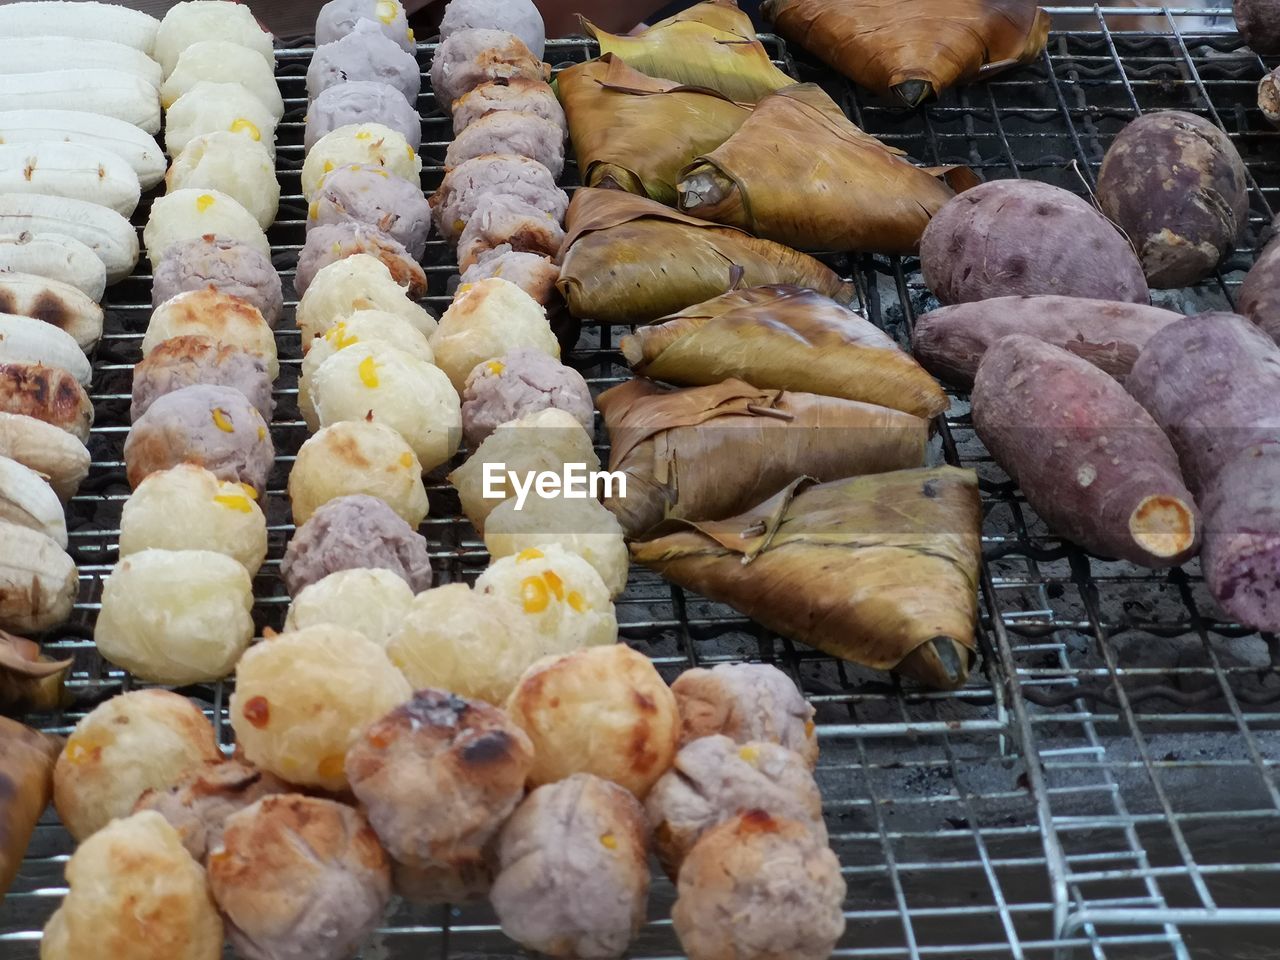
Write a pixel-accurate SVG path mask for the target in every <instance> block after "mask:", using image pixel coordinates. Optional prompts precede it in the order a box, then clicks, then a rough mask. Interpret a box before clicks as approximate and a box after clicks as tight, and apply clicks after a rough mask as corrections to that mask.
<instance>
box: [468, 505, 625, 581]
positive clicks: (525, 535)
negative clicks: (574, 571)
mask: <svg viewBox="0 0 1280 960" xmlns="http://www.w3.org/2000/svg"><path fill="white" fill-rule="evenodd" d="M484 545H485V548H486V549H488V551H489V555H490V556H491V557H493V558H494V559H495V560H496V559H501V558H502V557H509V556H512V555H513V554H518V553H520V552H522V551H524V550H527V549H529V548H530V547H535V548H537V549H543V548H545V547H548V546H551V545H556V546H560V547H563V548H564V549H565V550H567V551H568V552H569V553H574V554H577V555H578V556H580V557H582V559H584V560H586V561H587V563H589V564H591V566H593V567H595V570H596V573H598V574H600V578H601V579H602V580H603V581H604V583H605V586H607V587H608V588H609V593H610V594H611V595H612V596H615V597H616V596H618V594H620V593H622V591H623V590H625V589H626V588H627V571H628V569H629V568H630V565H631V554H630V553H628V552H627V543H626V539H625V537H624V536H623V533H622V525H621V524H620V523H618V518H617V517H615V516H614V515H613V514H612V513H610V512H609V511H608V510H607V509H606V508H605V506H604V504H602V503H601V502H600V501H599V500H596V499H594V498H593V497H585V498H582V499H576V498H573V499H571V498H569V497H539V496H537V495H531V496H530V497H529V499H528V500H526V501H525V503H524V506H523V508H522V509H520V510H517V509H516V501H515V499H510V500H504V501H503V502H502V503H500V504H498V506H496V507H495V508H494V509H493V512H492V513H490V514H489V516H488V517H487V518H486V519H485V522H484Z"/></svg>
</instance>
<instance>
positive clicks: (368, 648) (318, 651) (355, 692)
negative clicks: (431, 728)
mask: <svg viewBox="0 0 1280 960" xmlns="http://www.w3.org/2000/svg"><path fill="white" fill-rule="evenodd" d="M412 693H413V691H412V690H411V689H410V687H409V681H407V680H406V679H405V678H404V677H403V676H402V675H401V673H400V671H399V670H397V669H396V668H395V667H394V666H392V664H391V661H390V660H388V659H387V655H386V653H385V652H384V651H383V649H382V648H381V647H380V646H378V645H377V644H376V643H374V642H373V641H372V640H368V639H366V638H365V637H363V636H361V635H360V634H358V633H356V632H355V631H353V630H344V629H343V628H342V627H336V626H332V625H328V624H324V625H319V626H314V627H308V628H306V629H305V630H298V631H297V632H294V633H283V634H280V635H279V636H278V637H273V638H271V639H269V640H265V641H263V642H262V643H259V644H257V645H256V646H255V647H253V649H251V650H249V651H248V652H246V653H245V655H244V656H243V657H241V658H240V664H239V666H238V667H237V668H236V689H235V693H233V694H232V695H231V708H230V709H231V726H232V729H234V730H235V734H236V742H237V743H238V744H239V745H240V747H241V748H242V749H243V751H244V755H245V758H246V759H247V760H248V761H249V762H250V763H253V764H255V765H257V766H259V767H262V768H263V769H264V770H269V771H271V772H272V773H274V774H275V775H276V776H278V777H281V778H282V779H284V780H287V781H288V782H289V783H296V784H299V785H301V786H309V787H320V788H322V789H325V790H333V791H339V790H345V789H346V788H347V776H346V773H345V772H344V770H343V763H344V761H345V760H346V756H347V750H348V749H349V748H350V747H351V744H353V743H354V742H355V740H356V738H357V737H358V736H359V735H360V732H361V731H362V730H364V728H365V727H367V726H368V725H369V724H371V723H372V722H373V721H375V720H377V719H378V718H379V717H381V716H382V715H383V714H385V713H387V711H389V710H391V709H392V708H393V707H395V706H396V705H397V704H400V703H403V702H404V701H406V700H408V699H409V697H410V696H411V695H412Z"/></svg>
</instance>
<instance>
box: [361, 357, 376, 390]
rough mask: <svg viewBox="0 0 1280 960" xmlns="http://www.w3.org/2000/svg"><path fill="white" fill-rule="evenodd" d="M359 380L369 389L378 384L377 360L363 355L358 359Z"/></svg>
mask: <svg viewBox="0 0 1280 960" xmlns="http://www.w3.org/2000/svg"><path fill="white" fill-rule="evenodd" d="M360 382H361V383H363V384H364V385H365V386H366V387H368V388H369V389H370V390H373V389H374V388H375V387H377V386H378V361H376V360H374V359H373V357H365V358H364V359H363V360H361V361H360Z"/></svg>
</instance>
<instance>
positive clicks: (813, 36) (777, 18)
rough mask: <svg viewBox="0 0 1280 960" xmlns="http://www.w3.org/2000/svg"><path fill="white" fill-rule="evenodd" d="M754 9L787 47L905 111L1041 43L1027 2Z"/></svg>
mask: <svg viewBox="0 0 1280 960" xmlns="http://www.w3.org/2000/svg"><path fill="white" fill-rule="evenodd" d="M761 10H762V11H763V12H764V15H765V17H766V18H768V20H769V21H770V22H771V23H772V24H773V27H774V29H775V30H777V31H778V33H780V34H781V35H782V36H783V37H785V38H786V39H787V40H788V41H789V42H791V43H796V44H799V45H800V46H802V47H804V48H805V49H806V50H808V51H809V52H810V53H812V54H813V55H814V56H816V57H818V58H819V59H821V60H823V61H825V62H826V63H827V64H828V65H829V66H831V67H832V68H834V69H836V70H839V71H840V72H841V73H843V74H844V75H845V76H847V77H849V78H850V79H852V80H854V81H856V82H857V83H859V84H861V85H862V86H864V87H866V88H867V89H869V90H872V91H874V92H875V93H879V94H882V95H885V96H890V95H892V96H894V97H896V98H897V99H898V100H899V101H901V102H902V103H903V104H905V105H906V106H908V107H916V106H919V105H920V104H921V103H923V102H924V101H925V100H926V99H928V98H929V97H931V96H937V95H938V94H940V93H942V91H943V90H946V89H947V88H948V87H952V86H955V85H956V84H963V83H972V82H973V81H975V80H981V79H985V78H986V77H989V76H991V75H993V74H995V73H997V72H999V71H1000V70H1004V69H1007V68H1009V67H1012V66H1016V65H1018V64H1021V63H1029V62H1030V61H1032V60H1035V59H1036V58H1037V57H1039V56H1040V54H1041V52H1042V51H1043V50H1044V48H1045V44H1046V43H1047V42H1048V39H1049V15H1048V14H1047V13H1045V12H1044V11H1043V10H1041V9H1040V8H1039V7H1038V6H1037V5H1036V3H1035V0H764V3H763V4H762V5H761Z"/></svg>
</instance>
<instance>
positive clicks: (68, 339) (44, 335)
mask: <svg viewBox="0 0 1280 960" xmlns="http://www.w3.org/2000/svg"><path fill="white" fill-rule="evenodd" d="M0 363H43V364H44V365H45V366H46V367H61V368H62V369H63V370H65V371H67V373H69V374H71V375H72V376H73V377H75V378H76V382H77V383H79V384H80V385H81V386H87V385H88V383H89V381H90V380H92V379H93V367H92V366H91V365H90V364H89V358H88V357H86V356H85V355H84V351H83V350H81V349H80V345H79V344H78V343H76V342H75V340H74V339H73V338H72V336H71V334H69V333H66V332H65V331H63V330H59V329H58V328H57V327H55V326H54V325H53V324H51V323H45V322H44V321H43V320H36V319H34V318H32V317H19V316H17V315H16V314H12V313H0Z"/></svg>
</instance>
